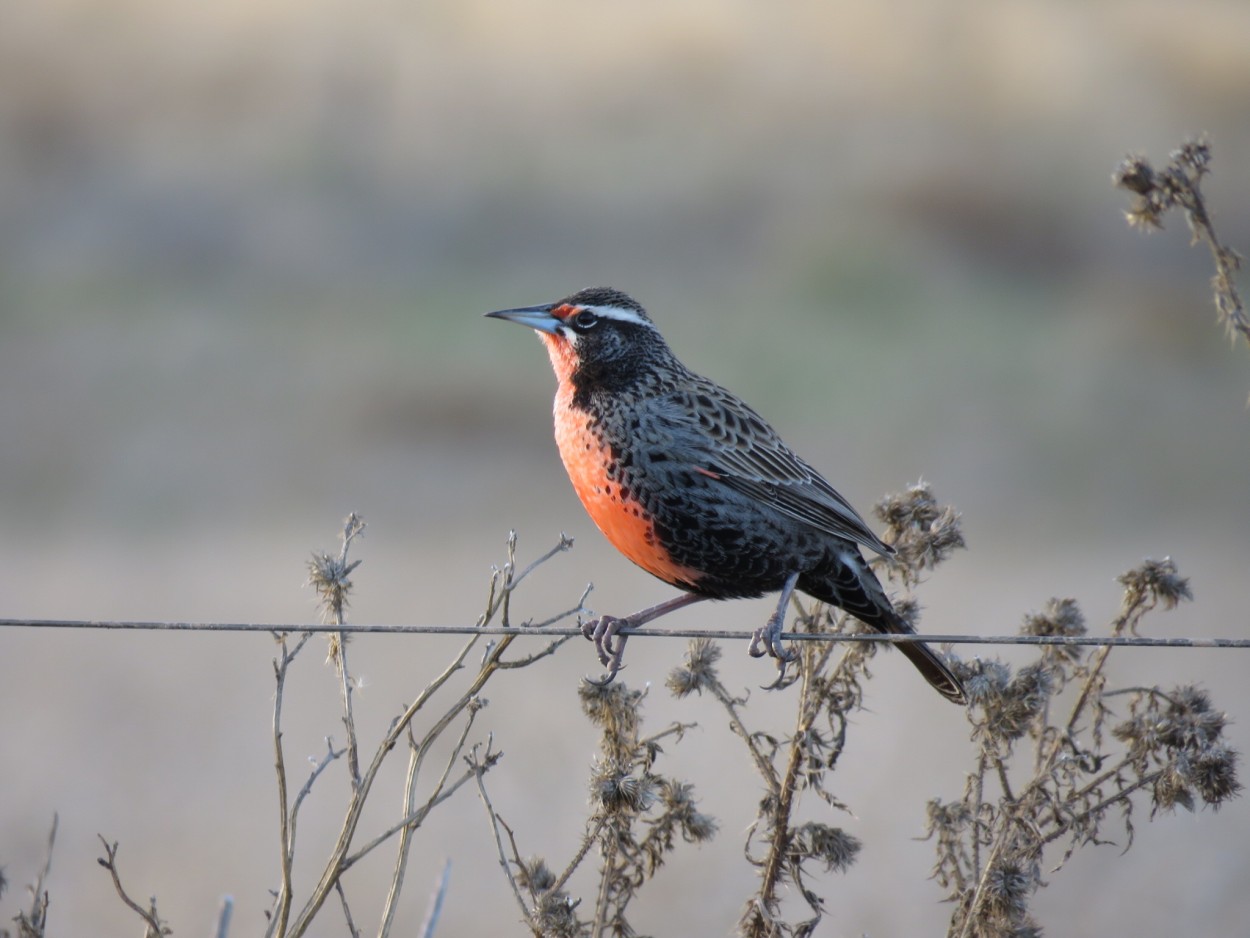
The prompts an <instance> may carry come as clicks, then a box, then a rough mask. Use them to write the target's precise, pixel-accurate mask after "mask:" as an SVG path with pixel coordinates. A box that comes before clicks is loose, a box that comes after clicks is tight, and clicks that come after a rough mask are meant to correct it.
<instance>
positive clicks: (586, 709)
mask: <svg viewBox="0 0 1250 938" xmlns="http://www.w3.org/2000/svg"><path fill="white" fill-rule="evenodd" d="M645 696H646V694H645V693H644V692H643V691H638V690H632V689H630V688H629V687H628V686H627V685H625V684H624V683H622V682H620V681H613V682H612V683H611V684H596V683H594V682H593V681H582V683H581V685H580V686H579V687H578V688H577V697H578V699H579V700H580V701H581V703H582V712H583V713H585V714H586V716H587V717H589V719H590V722H592V723H594V724H595V725H596V726H598V727H599V728H600V729H602V730H603V732H604V734H605V735H606V736H611V737H613V738H615V739H617V740H619V741H620V743H621V744H622V745H623V746H625V747H626V748H629V747H632V746H633V745H634V743H635V742H636V741H637V739H638V727H639V724H640V723H641V722H642V714H641V710H642V701H643V698H644V697H645Z"/></svg>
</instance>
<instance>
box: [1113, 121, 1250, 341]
mask: <svg viewBox="0 0 1250 938" xmlns="http://www.w3.org/2000/svg"><path fill="white" fill-rule="evenodd" d="M1210 172H1211V144H1210V142H1209V141H1208V140H1207V139H1206V138H1205V137H1199V138H1197V139H1195V140H1188V141H1186V142H1185V143H1184V144H1182V145H1181V146H1180V148H1179V149H1176V150H1174V151H1172V153H1171V154H1170V155H1169V157H1168V163H1167V165H1166V166H1164V167H1163V169H1160V170H1156V169H1155V168H1154V167H1153V166H1151V164H1150V162H1149V160H1147V159H1146V158H1145V157H1144V156H1128V157H1126V158H1125V159H1124V161H1123V162H1122V163H1121V164H1120V165H1119V166H1118V167H1117V168H1116V171H1115V173H1114V175H1113V176H1112V181H1113V182H1114V183H1115V185H1116V186H1118V187H1119V188H1121V189H1125V190H1127V191H1129V192H1131V193H1133V205H1132V207H1131V208H1130V209H1129V210H1128V211H1127V212H1125V216H1126V217H1127V218H1128V222H1129V224H1130V225H1133V226H1134V227H1137V228H1144V229H1146V230H1148V231H1149V230H1154V229H1160V228H1162V227H1163V217H1164V215H1166V214H1167V213H1168V212H1170V211H1171V210H1172V209H1174V208H1179V209H1180V210H1181V211H1183V212H1184V213H1185V220H1186V221H1187V222H1188V223H1189V233H1190V235H1191V237H1192V241H1193V243H1195V244H1197V243H1198V242H1202V243H1203V244H1205V245H1206V246H1207V248H1208V249H1209V250H1210V252H1211V258H1212V260H1213V261H1214V262H1215V276H1214V277H1212V278H1211V287H1212V290H1213V292H1214V294H1215V310H1216V313H1217V315H1218V316H1219V320H1220V323H1221V324H1222V325H1223V326H1224V328H1225V329H1226V330H1227V332H1228V335H1229V337H1230V338H1231V339H1232V340H1233V341H1236V339H1237V336H1239V335H1240V336H1241V337H1242V338H1243V339H1245V340H1246V342H1247V344H1250V317H1248V316H1247V315H1246V309H1245V306H1244V305H1243V303H1242V301H1241V294H1240V293H1239V292H1238V290H1237V271H1238V270H1240V269H1241V255H1240V254H1238V253H1237V252H1236V251H1234V250H1233V249H1232V248H1230V247H1228V246H1227V245H1226V244H1224V243H1223V242H1222V241H1220V239H1219V238H1218V237H1217V236H1216V233H1215V225H1214V224H1213V222H1212V220H1211V212H1210V210H1209V209H1208V208H1207V203H1206V200H1205V199H1204V198H1203V195H1202V180H1203V179H1204V178H1206V176H1207V175H1208V174H1209V173H1210Z"/></svg>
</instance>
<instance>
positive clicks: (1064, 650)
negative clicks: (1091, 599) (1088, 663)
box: [1020, 599, 1086, 664]
mask: <svg viewBox="0 0 1250 938" xmlns="http://www.w3.org/2000/svg"><path fill="white" fill-rule="evenodd" d="M1085 632H1086V628H1085V617H1084V616H1083V615H1081V610H1080V609H1079V608H1078V607H1077V604H1076V600H1075V599H1049V600H1047V601H1046V605H1045V606H1043V607H1042V611H1041V612H1031V613H1029V614H1028V615H1027V616H1025V617H1024V624H1023V625H1021V626H1020V634H1021V635H1038V636H1043V635H1044V636H1052V635H1056V636H1061V637H1070V638H1075V637H1077V636H1080V635H1084V634H1085ZM1082 654H1083V651H1082V649H1081V647H1080V646H1079V645H1043V646H1042V657H1043V659H1046V660H1050V661H1053V662H1055V663H1056V664H1067V663H1071V662H1075V661H1077V660H1079V659H1080V657H1081V655H1082Z"/></svg>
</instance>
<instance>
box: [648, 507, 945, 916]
mask: <svg viewBox="0 0 1250 938" xmlns="http://www.w3.org/2000/svg"><path fill="white" fill-rule="evenodd" d="M876 510H877V515H878V516H879V517H880V518H881V520H882V521H884V522H885V523H886V525H887V530H886V535H885V539H886V540H887V541H889V542H891V543H892V544H893V546H894V548H895V550H896V551H897V555H896V560H895V561H894V562H893V563H891V564H889V565H888V567H887V572H888V573H889V574H890V575H891V576H892V577H894V578H896V579H897V580H898V581H899V582H901V583H903V584H905V585H908V586H911V585H914V584H916V583H917V582H918V581H919V579H920V575H921V573H922V572H923V571H925V570H931V569H933V568H934V567H935V566H937V565H938V564H940V563H941V562H942V561H943V560H945V559H946V558H947V557H949V556H950V554H951V553H952V552H953V551H955V550H957V549H959V548H961V547H963V546H964V541H963V535H962V533H961V532H960V525H959V515H958V513H957V512H955V511H954V510H953V509H951V508H949V507H946V506H942V505H939V504H938V503H937V501H936V500H935V499H934V497H933V493H932V491H931V489H930V488H929V486H928V485H927V484H925V483H924V482H920V483H918V484H916V485H915V486H912V487H911V488H910V489H909V490H908V491H906V492H904V493H901V494H898V495H892V496H890V497H888V498H887V499H885V500H884V501H883V502H881V503H880V504H879V505H878V506H877V508H876ZM880 565H881V566H886V563H885V562H884V561H881V562H880ZM795 606H796V608H797V609H798V611H799V615H798V629H799V631H801V632H806V633H817V634H841V633H846V632H855V631H860V630H863V629H864V628H865V627H864V626H862V625H861V624H860V623H859V622H858V621H857V620H855V619H852V618H850V617H849V616H847V615H846V614H845V613H842V612H840V611H837V610H834V609H831V608H830V607H828V606H824V605H822V604H816V605H814V606H813V607H812V608H811V609H810V610H805V609H804V608H803V606H802V604H801V603H799V602H798V601H797V600H796V601H795ZM897 608H898V609H899V611H900V613H902V614H903V615H904V616H905V617H906V618H907V619H908V620H909V621H912V622H914V621H915V620H916V618H917V613H918V606H917V605H916V604H915V603H914V602H911V601H908V600H903V601H900V602H898V603H897ZM876 650H877V646H876V644H875V643H869V642H855V643H847V642H844V643H838V642H832V641H824V642H822V641H804V642H801V643H800V656H799V660H798V661H797V662H796V667H795V668H794V671H793V673H792V675H791V677H790V678H789V679H788V680H787V682H786V684H785V685H784V686H785V687H793V688H795V689H796V691H797V693H796V694H795V718H794V725H793V728H792V729H791V731H790V733H789V735H787V736H785V737H779V736H777V735H775V734H773V733H770V732H767V731H761V730H750V729H748V727H747V721H746V719H745V717H744V711H745V709H746V707H747V703H748V701H747V699H746V698H745V697H738V696H735V695H733V694H732V693H730V692H729V690H728V689H727V688H726V686H725V685H724V684H723V683H722V682H721V680H720V678H719V676H718V673H717V667H716V666H717V662H718V661H719V659H720V655H721V652H720V648H719V647H718V646H716V645H715V644H713V643H711V642H709V641H706V640H704V639H695V640H694V641H692V642H691V643H690V646H689V649H688V651H687V653H686V660H685V665H684V666H683V667H681V668H678V669H676V670H674V671H673V672H672V673H671V674H670V675H669V678H668V687H669V690H670V691H672V693H673V694H674V695H675V696H677V697H684V696H687V695H689V694H691V693H700V694H701V693H703V692H705V691H706V692H707V693H708V694H710V695H711V696H712V697H713V698H714V699H715V700H716V701H718V702H719V703H720V704H721V706H722V707H724V709H725V710H726V712H727V713H728V714H729V725H730V728H731V729H732V731H733V732H734V733H735V734H736V735H737V737H738V738H739V739H740V740H741V741H742V743H743V744H744V745H745V746H746V748H747V751H748V753H749V755H750V757H751V762H752V764H753V765H754V766H755V769H756V771H757V772H758V773H759V775H760V777H761V779H762V780H763V782H764V789H765V796H764V798H763V799H762V801H761V802H760V805H759V809H758V813H757V815H756V818H755V820H754V821H753V822H752V824H751V825H750V827H749V828H748V831H747V838H746V857H747V860H748V862H750V863H751V864H752V866H754V867H755V868H756V870H757V871H758V873H759V888H758V890H757V891H756V892H755V893H754V894H753V895H752V896H751V897H750V898H749V899H748V900H747V902H746V905H745V908H744V911H743V914H742V918H741V920H740V922H739V931H740V934H742V935H745V936H751V938H756V936H766V935H767V936H772V935H786V936H791V935H793V936H800V938H801V936H807V935H811V934H812V933H813V932H814V931H815V929H816V926H817V925H818V924H819V923H820V921H821V918H822V916H823V914H824V903H823V899H822V898H821V897H820V895H818V894H817V893H816V891H815V890H814V889H813V888H812V886H811V880H812V878H813V876H814V875H815V872H814V871H817V870H819V871H821V872H823V873H831V872H842V871H844V870H846V869H847V868H849V867H850V866H851V864H852V863H854V862H855V858H856V856H857V855H858V852H859V849H860V842H859V840H857V839H856V838H855V837H853V836H852V835H850V834H848V833H847V832H846V831H844V830H842V829H841V828H838V827H835V826H832V825H829V824H826V823H823V822H817V821H799V820H798V807H799V802H800V799H801V797H802V795H803V793H804V792H811V793H813V794H814V795H815V796H816V797H817V798H819V799H821V800H822V801H824V802H825V803H826V804H827V805H828V806H829V807H830V808H833V809H839V810H844V809H845V806H844V805H843V804H842V802H841V801H839V799H838V798H837V797H836V796H835V795H834V794H833V792H832V791H831V789H830V787H829V777H830V773H831V772H832V771H833V769H834V768H835V767H836V765H837V762H838V759H839V757H840V756H841V755H842V753H843V749H844V747H845V745H846V735H847V728H848V718H849V717H850V715H851V714H852V713H854V711H855V710H857V709H858V708H859V707H860V706H861V705H862V702H863V694H864V690H863V683H864V681H865V680H866V679H867V678H868V677H870V676H871V675H870V673H869V671H868V663H869V661H871V659H872V657H873V656H874V654H875V653H876ZM790 889H793V890H794V892H795V893H797V894H798V895H799V896H800V897H802V899H803V902H804V904H805V910H804V911H803V912H801V913H799V914H798V916H796V915H794V914H787V911H786V909H785V907H784V903H783V897H784V895H785V893H786V892H787V891H788V890H790Z"/></svg>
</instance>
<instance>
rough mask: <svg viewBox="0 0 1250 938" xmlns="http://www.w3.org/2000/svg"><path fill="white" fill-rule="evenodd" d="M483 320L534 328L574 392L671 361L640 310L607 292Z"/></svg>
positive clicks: (596, 291) (620, 380) (593, 290)
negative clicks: (655, 362) (656, 359)
mask: <svg viewBox="0 0 1250 938" xmlns="http://www.w3.org/2000/svg"><path fill="white" fill-rule="evenodd" d="M486 315H487V316H490V317H492V318H494V319H506V320H508V321H509V322H515V323H518V324H519V325H522V326H529V327H530V328H531V329H534V330H535V331H536V332H537V333H538V337H539V338H540V339H541V340H542V342H543V345H545V346H546V347H547V353H548V355H550V357H551V365H552V367H553V368H554V369H555V371H556V377H557V378H558V379H559V380H560V381H561V382H563V381H566V380H567V381H571V382H573V384H574V385H575V386H576V387H578V388H579V389H580V390H588V389H591V388H594V387H607V386H619V385H622V384H625V383H628V382H630V381H633V380H635V379H636V378H637V377H638V376H639V374H640V373H641V372H643V371H644V370H645V369H646V366H647V364H648V363H649V362H651V361H653V360H654V357H655V356H663V357H665V358H668V357H671V353H669V351H668V346H667V345H665V343H664V340H663V339H662V338H661V337H660V333H659V332H658V330H657V329H656V328H655V325H654V324H653V323H652V322H651V320H650V318H649V317H648V316H647V312H646V310H644V309H643V308H642V305H641V304H640V303H639V302H638V301H637V300H634V299H632V298H631V297H629V296H626V295H625V294H624V293H622V292H620V291H619V290H611V289H609V288H607V287H591V288H590V289H587V290H579V291H578V292H577V293H574V294H572V295H571V296H567V297H565V298H564V299H562V300H557V301H556V302H554V303H547V304H545V305H543V306H524V307H521V308H519V309H501V310H498V311H497V312H493V313H487V314H486Z"/></svg>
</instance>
